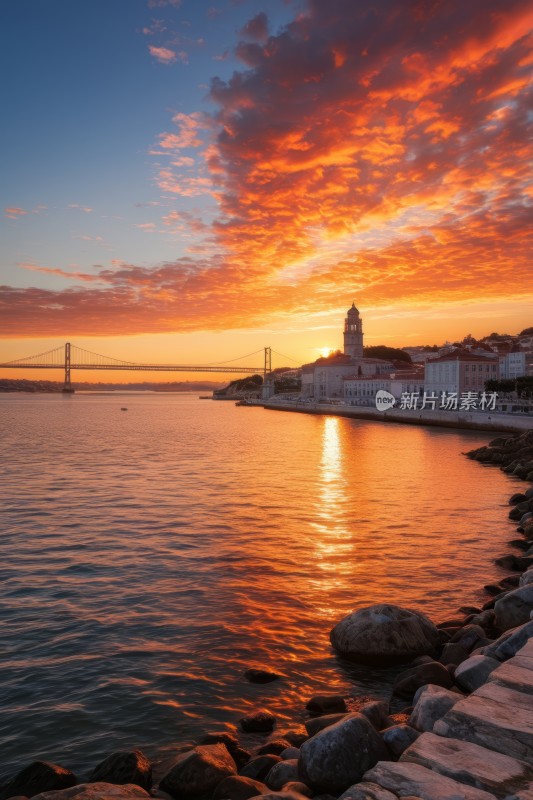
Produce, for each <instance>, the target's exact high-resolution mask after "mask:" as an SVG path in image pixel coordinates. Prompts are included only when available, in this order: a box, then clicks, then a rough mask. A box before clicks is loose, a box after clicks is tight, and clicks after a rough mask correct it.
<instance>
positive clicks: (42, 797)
mask: <svg viewBox="0 0 533 800" xmlns="http://www.w3.org/2000/svg"><path fill="white" fill-rule="evenodd" d="M149 797H150V795H149V794H148V792H145V790H144V789H141V787H140V786H137V785H136V784H133V783H128V784H125V785H123V786H119V785H117V784H113V783H80V784H79V785H78V786H72V787H71V788H70V789H59V790H56V791H50V792H43V793H42V794H36V795H34V798H35V800H74V799H75V800H146V798H149Z"/></svg>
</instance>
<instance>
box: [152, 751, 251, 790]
mask: <svg viewBox="0 0 533 800" xmlns="http://www.w3.org/2000/svg"><path fill="white" fill-rule="evenodd" d="M236 772H237V767H236V765H235V761H234V760H233V758H232V757H231V756H230V754H229V752H228V749H227V747H226V745H224V744H207V745H199V746H198V747H195V748H194V750H190V751H189V752H187V753H183V754H182V755H181V756H180V757H179V759H178V762H177V763H176V764H175V766H174V767H173V768H172V769H171V770H170V772H169V773H167V775H165V777H164V778H163V780H162V781H161V783H160V784H159V786H160V788H161V789H162V790H163V791H164V792H168V793H169V794H171V795H172V796H173V797H176V798H178V800H188V799H189V798H190V799H191V800H195V799H196V798H199V797H202V796H203V795H206V794H211V792H213V790H214V789H215V787H216V786H217V785H218V784H219V783H220V781H221V780H223V778H227V777H228V776H229V775H235V774H236Z"/></svg>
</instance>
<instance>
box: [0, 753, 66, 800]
mask: <svg viewBox="0 0 533 800" xmlns="http://www.w3.org/2000/svg"><path fill="white" fill-rule="evenodd" d="M76 783H77V780H76V776H75V775H74V773H73V772H71V771H70V770H69V769H65V767H60V766H59V765H58V764H51V763H50V762H48V761H34V762H33V763H32V764H29V765H28V766H27V767H24V769H22V770H21V771H20V772H17V774H16V775H15V776H14V777H13V778H11V780H9V781H8V782H7V783H5V784H4V785H3V786H2V787H1V789H0V800H6V798H8V797H16V796H17V795H23V796H26V797H33V796H34V795H36V794H38V793H39V792H49V791H51V790H53V789H68V788H69V787H71V786H74V785H75V784H76Z"/></svg>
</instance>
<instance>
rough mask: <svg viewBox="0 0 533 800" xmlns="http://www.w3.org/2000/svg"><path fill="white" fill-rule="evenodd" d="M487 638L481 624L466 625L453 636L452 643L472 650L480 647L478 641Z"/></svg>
mask: <svg viewBox="0 0 533 800" xmlns="http://www.w3.org/2000/svg"><path fill="white" fill-rule="evenodd" d="M486 638H487V635H486V633H485V630H484V628H482V627H481V625H472V623H470V624H469V625H465V626H464V628H461V630H460V631H457V633H456V634H454V635H453V636H452V643H453V644H458V645H460V647H464V649H465V650H468V652H470V651H471V650H473V649H474V648H475V647H479V645H478V642H482V641H484V640H485V639H486Z"/></svg>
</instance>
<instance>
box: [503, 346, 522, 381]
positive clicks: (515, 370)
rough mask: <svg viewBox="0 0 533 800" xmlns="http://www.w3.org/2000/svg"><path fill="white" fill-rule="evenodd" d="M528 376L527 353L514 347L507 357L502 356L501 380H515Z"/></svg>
mask: <svg viewBox="0 0 533 800" xmlns="http://www.w3.org/2000/svg"><path fill="white" fill-rule="evenodd" d="M522 375H527V363H526V351H525V350H522V349H521V348H520V347H519V346H518V345H514V346H513V347H512V348H511V350H510V351H509V352H508V353H506V355H503V356H502V355H500V378H502V379H504V380H515V379H516V378H521V377H522Z"/></svg>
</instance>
